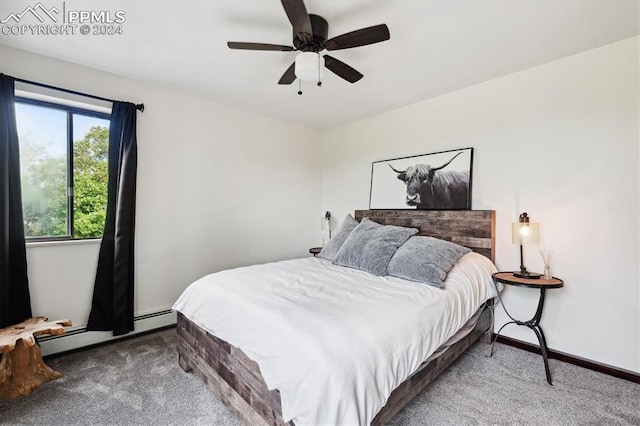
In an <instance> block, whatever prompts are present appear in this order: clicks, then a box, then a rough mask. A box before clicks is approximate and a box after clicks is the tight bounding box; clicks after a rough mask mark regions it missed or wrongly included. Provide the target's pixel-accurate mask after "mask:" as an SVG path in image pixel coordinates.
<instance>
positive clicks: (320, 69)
mask: <svg viewBox="0 0 640 426" xmlns="http://www.w3.org/2000/svg"><path fill="white" fill-rule="evenodd" d="M321 78H322V61H321V60H320V54H319V53H318V87H320V86H322V81H320V79H321Z"/></svg>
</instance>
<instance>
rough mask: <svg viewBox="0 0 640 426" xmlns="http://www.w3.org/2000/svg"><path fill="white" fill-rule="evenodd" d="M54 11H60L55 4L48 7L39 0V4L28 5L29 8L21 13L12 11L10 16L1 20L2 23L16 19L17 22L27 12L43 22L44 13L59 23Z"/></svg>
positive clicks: (56, 12)
mask: <svg viewBox="0 0 640 426" xmlns="http://www.w3.org/2000/svg"><path fill="white" fill-rule="evenodd" d="M54 13H55V14H58V13H60V11H59V10H58V9H57V8H56V7H55V6H54V7H52V8H51V9H47V8H46V7H44V6H43V5H42V3H40V2H38V4H36V5H35V6H27V8H26V9H25V10H23V11H22V12H20V13H10V14H9V16H7V17H6V18H5V19H3V20H2V21H0V24H6V23H7V22H9V21H10V20H14V21H15V23H16V24H17V23H20V20H21V19H22V18H23V17H24V16H25V15H27V14H31V15H33V16H35V17H36V19H37V20H38V21H40V22H41V23H44V21H45V19H44V18H43V15H44V16H45V17H49V19H51V20H52V21H53V22H54V23H57V22H58V18H56V17H55V16H54V15H53V14H54Z"/></svg>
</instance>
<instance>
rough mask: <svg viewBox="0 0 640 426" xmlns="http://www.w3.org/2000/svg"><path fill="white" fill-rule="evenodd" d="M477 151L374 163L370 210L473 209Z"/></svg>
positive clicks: (471, 149) (458, 151)
mask: <svg viewBox="0 0 640 426" xmlns="http://www.w3.org/2000/svg"><path fill="white" fill-rule="evenodd" d="M472 166H473V148H462V149H453V150H449V151H439V152H434V153H430V154H422V155H414V156H411V157H401V158H393V159H390V160H381V161H374V162H373V163H372V164H371V188H370V193H369V209H370V210H383V209H407V210H408V209H419V210H471V183H472V172H473V167H472Z"/></svg>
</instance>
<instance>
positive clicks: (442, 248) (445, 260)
mask: <svg viewBox="0 0 640 426" xmlns="http://www.w3.org/2000/svg"><path fill="white" fill-rule="evenodd" d="M470 251H471V250H470V249H468V248H467V247H462V246H460V245H458V244H455V243H452V242H449V241H444V240H440V239H438V238H433V237H411V238H409V240H408V241H407V242H406V243H404V244H403V245H402V247H400V248H399V249H398V251H396V253H395V254H394V255H393V257H392V258H391V260H390V261H389V265H388V266H387V273H388V274H389V275H391V276H394V277H398V278H404V279H405V280H409V281H417V282H420V283H425V284H429V285H432V286H434V287H438V288H444V280H445V278H446V277H447V274H448V273H449V271H450V270H451V268H453V265H455V263H456V262H457V261H458V260H459V259H460V258H461V257H462V256H464V255H465V254H467V253H469V252H470Z"/></svg>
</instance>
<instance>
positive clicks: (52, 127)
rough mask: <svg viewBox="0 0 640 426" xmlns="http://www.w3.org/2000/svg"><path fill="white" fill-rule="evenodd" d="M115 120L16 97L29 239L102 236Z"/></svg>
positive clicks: (45, 102) (25, 222)
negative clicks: (110, 135)
mask: <svg viewBox="0 0 640 426" xmlns="http://www.w3.org/2000/svg"><path fill="white" fill-rule="evenodd" d="M109 119H110V116H109V114H105V113H101V112H96V111H91V110H86V109H81V108H77V107H73V106H67V105H60V104H56V103H51V102H47V101H41V100H33V99H27V98H22V97H20V98H16V123H17V126H18V139H19V142H20V170H21V183H22V208H23V214H24V228H25V235H26V237H27V238H28V239H32V240H33V239H38V240H44V239H78V238H100V237H102V232H103V230H104V221H105V216H106V207H107V179H108V163H107V161H108V146H109Z"/></svg>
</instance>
